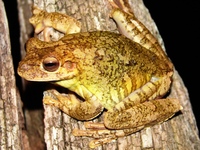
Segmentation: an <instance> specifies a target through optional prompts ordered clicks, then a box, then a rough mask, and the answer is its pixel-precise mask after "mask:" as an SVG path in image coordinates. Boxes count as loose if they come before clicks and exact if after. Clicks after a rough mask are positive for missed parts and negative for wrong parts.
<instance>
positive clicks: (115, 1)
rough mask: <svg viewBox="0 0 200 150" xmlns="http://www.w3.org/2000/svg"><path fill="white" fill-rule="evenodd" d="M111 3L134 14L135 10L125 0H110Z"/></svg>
mask: <svg viewBox="0 0 200 150" xmlns="http://www.w3.org/2000/svg"><path fill="white" fill-rule="evenodd" d="M108 2H109V3H110V5H111V6H112V7H113V8H115V9H120V10H123V11H124V12H126V13H127V14H129V15H133V14H134V13H133V11H132V10H131V7H130V5H129V4H128V3H125V1H123V0H108Z"/></svg>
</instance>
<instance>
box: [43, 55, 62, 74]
mask: <svg viewBox="0 0 200 150" xmlns="http://www.w3.org/2000/svg"><path fill="white" fill-rule="evenodd" d="M43 68H44V69H45V70H46V71H49V72H54V71H56V70H57V69H58V68H59V61H58V60H57V59H56V58H55V57H47V58H45V59H44V60H43Z"/></svg>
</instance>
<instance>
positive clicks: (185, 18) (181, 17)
mask: <svg viewBox="0 0 200 150" xmlns="http://www.w3.org/2000/svg"><path fill="white" fill-rule="evenodd" d="M144 3H145V5H146V6H147V8H148V9H149V11H150V13H151V15H152V18H153V19H154V21H155V22H156V24H157V26H158V29H159V32H160V34H161V36H162V38H163V40H164V43H165V47H166V51H167V54H168V56H169V57H170V59H171V60H172V62H173V63H174V66H175V68H176V70H177V71H178V72H179V74H180V76H181V77H182V79H183V82H184V84H185V86H186V87H187V89H188V91H189V96H190V100H191V104H192V107H193V111H194V114H195V117H196V120H197V125H198V127H200V117H199V116H198V115H199V111H198V109H200V108H199V105H198V100H199V97H198V93H200V91H198V90H197V89H199V87H198V86H200V84H199V78H198V77H199V74H198V70H199V66H198V64H199V63H198V59H200V58H199V55H198V53H197V52H198V51H199V50H200V48H199V44H200V38H199V35H200V32H199V30H200V29H199V28H200V23H199V21H200V15H199V14H200V11H199V10H200V7H199V4H198V1H190V0H187V1H186V0H183V1H180V0H174V1H169V0H162V1H161V0H151V1H150V0H144ZM4 4H5V7H6V12H7V17H8V22H9V28H10V37H11V46H12V54H13V56H14V57H13V59H14V62H15V69H16V67H17V65H18V62H19V61H20V54H19V51H20V46H19V24H18V11H17V3H16V0H5V1H4ZM16 76H17V75H16ZM17 81H20V78H19V76H17ZM17 86H18V87H19V88H20V84H18V82H17ZM199 129H200V128H199Z"/></svg>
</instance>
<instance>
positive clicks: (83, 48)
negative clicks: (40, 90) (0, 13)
mask: <svg viewBox="0 0 200 150" xmlns="http://www.w3.org/2000/svg"><path fill="white" fill-rule="evenodd" d="M35 12H40V13H35V14H34V18H36V20H37V21H32V24H33V25H34V26H35V28H36V31H38V33H39V31H41V30H43V29H45V28H51V27H52V28H55V29H57V30H59V31H61V32H65V33H66V32H67V31H66V30H65V28H66V27H67V26H68V25H67V23H68V22H67V21H63V22H62V23H60V24H59V26H58V25H57V24H58V21H59V20H60V19H58V18H59V17H60V15H61V14H59V13H47V12H45V11H35ZM38 14H39V15H38ZM48 15H50V16H51V17H50V18H51V19H49V20H48V21H49V22H50V23H49V22H48V21H45V18H48ZM41 16H46V17H41ZM62 17H64V18H65V15H63V14H62ZM111 17H112V19H114V20H115V22H116V24H117V26H118V28H119V30H120V31H121V34H118V33H113V32H110V31H94V32H79V31H80V30H79V24H78V23H76V24H77V26H76V29H75V32H73V33H67V34H66V35H65V36H64V37H62V38H61V39H59V40H58V41H49V40H48V42H47V41H41V40H39V39H38V38H36V37H33V38H31V39H29V40H28V42H27V44H26V51H27V54H26V56H25V58H24V59H23V60H21V62H20V63H19V66H18V74H19V75H20V76H21V77H23V78H25V79H26V80H29V81H51V82H52V83H54V84H57V85H60V86H62V87H64V88H67V89H69V90H70V91H72V92H75V93H76V94H77V95H78V96H76V94H65V95H64V94H60V93H59V92H58V91H56V90H49V91H48V93H49V94H46V95H45V96H44V99H43V102H44V103H45V104H48V105H52V106H55V107H58V108H59V109H61V110H62V111H63V112H64V113H66V114H68V115H69V116H71V117H73V118H75V119H77V120H82V121H87V120H92V119H94V118H96V117H97V116H99V115H100V114H101V113H102V112H104V113H103V115H104V120H103V122H102V123H93V122H86V123H85V126H86V128H87V129H86V130H79V129H74V131H73V135H74V136H91V137H94V138H95V139H94V140H92V141H91V142H90V144H89V146H90V147H91V148H94V147H97V146H99V145H101V144H104V143H108V142H110V141H111V140H114V139H117V138H118V137H123V136H126V135H129V134H132V133H134V132H136V131H139V130H141V129H143V128H145V127H149V126H152V125H154V124H157V123H162V122H164V121H166V120H167V119H169V118H170V117H172V116H173V115H174V114H175V113H176V112H178V111H179V110H181V109H182V107H181V105H180V103H179V100H177V99H175V98H162V97H163V96H165V94H166V93H167V92H168V91H169V89H170V86H171V82H172V75H173V64H172V63H171V61H170V60H169V58H168V57H167V56H166V54H165V53H164V52H163V50H162V48H161V46H160V45H159V44H158V41H157V40H156V38H155V37H153V35H152V34H151V33H150V31H149V30H148V29H147V28H146V27H145V26H144V25H143V24H142V23H141V22H140V21H139V20H138V19H137V18H136V17H135V16H134V15H133V14H131V13H129V12H126V11H123V10H122V9H120V8H119V7H114V8H113V11H112V12H111ZM66 18H67V17H66ZM32 20H34V19H32ZM62 20H64V19H62ZM66 20H67V19H66ZM46 22H48V23H46ZM65 23H66V25H65ZM72 23H73V21H72ZM72 26H73V25H72ZM45 35H46V34H45ZM79 97H81V98H82V99H81V98H79Z"/></svg>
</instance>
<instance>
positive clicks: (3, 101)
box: [0, 0, 29, 150]
mask: <svg viewBox="0 0 200 150" xmlns="http://www.w3.org/2000/svg"><path fill="white" fill-rule="evenodd" d="M0 8H1V9H0V149H1V150H20V149H27V150H28V149H29V142H28V136H27V132H26V130H25V124H24V115H23V111H22V105H23V104H22V102H21V100H20V96H19V92H18V90H17V88H16V85H15V74H14V69H13V68H14V67H13V61H12V56H11V46H10V38H9V29H8V22H7V16H6V13H5V8H4V4H3V2H2V1H1V0H0Z"/></svg>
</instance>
